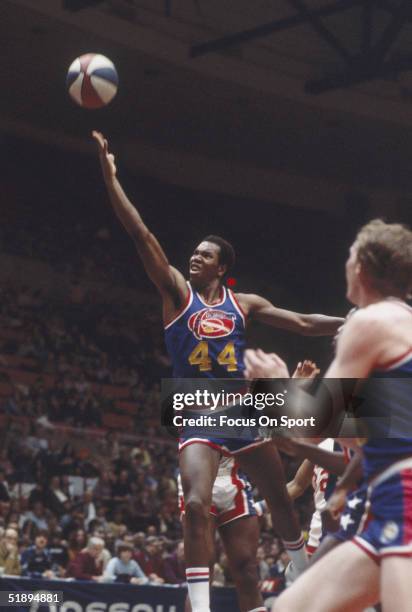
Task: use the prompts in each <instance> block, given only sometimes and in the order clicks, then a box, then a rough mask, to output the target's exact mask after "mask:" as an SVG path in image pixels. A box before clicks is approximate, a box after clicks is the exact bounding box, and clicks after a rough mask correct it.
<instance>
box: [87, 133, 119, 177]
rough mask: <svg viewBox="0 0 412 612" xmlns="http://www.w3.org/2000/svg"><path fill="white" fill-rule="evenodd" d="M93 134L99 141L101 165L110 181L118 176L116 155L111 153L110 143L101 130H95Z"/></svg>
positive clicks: (104, 175) (96, 140) (97, 141)
mask: <svg viewBox="0 0 412 612" xmlns="http://www.w3.org/2000/svg"><path fill="white" fill-rule="evenodd" d="M92 136H93V138H94V140H95V142H96V143H97V151H98V153H99V159H100V165H101V167H102V172H103V177H104V180H105V181H110V180H112V179H114V177H115V176H116V164H115V162H114V155H113V154H112V153H109V144H108V142H107V140H106V138H105V137H104V136H103V134H102V133H101V132H96V131H95V130H93V132H92Z"/></svg>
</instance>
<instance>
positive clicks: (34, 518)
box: [21, 501, 49, 532]
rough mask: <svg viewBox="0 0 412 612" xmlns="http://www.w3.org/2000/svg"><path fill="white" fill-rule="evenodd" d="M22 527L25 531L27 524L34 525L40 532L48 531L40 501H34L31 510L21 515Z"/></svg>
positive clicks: (45, 516)
mask: <svg viewBox="0 0 412 612" xmlns="http://www.w3.org/2000/svg"><path fill="white" fill-rule="evenodd" d="M21 518H22V527H23V529H25V528H26V527H27V525H28V524H30V523H31V524H32V525H34V527H35V528H36V529H38V530H41V531H46V532H47V530H48V527H49V526H48V522H47V515H46V511H45V509H44V506H43V504H42V502H41V501H36V502H35V503H34V504H33V510H29V511H28V512H25V513H24V514H23V515H22V517H21Z"/></svg>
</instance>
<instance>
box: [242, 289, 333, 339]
mask: <svg viewBox="0 0 412 612" xmlns="http://www.w3.org/2000/svg"><path fill="white" fill-rule="evenodd" d="M237 297H238V299H239V302H240V304H241V306H242V308H243V309H244V310H245V311H246V313H247V314H248V315H249V316H250V317H251V318H252V319H255V320H256V321H260V322H261V323H266V324H267V325H271V326H273V327H278V328H279V329H286V330H288V331H292V332H295V333H297V334H302V335H304V336H332V335H334V334H335V333H336V331H337V330H338V328H339V327H341V326H342V325H343V323H344V319H342V318H341V317H329V316H327V315H322V314H301V313H298V312H292V311H291V310H285V309H283V308H277V307H276V306H274V305H273V304H272V303H271V302H269V300H266V299H265V298H262V297H260V296H259V295H253V294H238V296H237Z"/></svg>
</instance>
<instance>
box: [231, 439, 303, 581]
mask: <svg viewBox="0 0 412 612" xmlns="http://www.w3.org/2000/svg"><path fill="white" fill-rule="evenodd" d="M236 461H237V462H238V463H239V465H240V467H241V468H242V469H243V470H244V471H245V472H246V474H247V475H248V476H249V478H250V479H251V480H252V482H253V483H254V484H255V485H256V486H257V488H258V489H259V491H260V493H261V495H263V497H264V498H265V500H266V502H267V504H268V507H269V509H270V512H271V515H272V522H273V527H274V528H275V529H276V531H277V532H278V533H279V535H280V536H281V538H282V539H283V541H284V544H285V548H286V550H287V551H288V553H289V556H290V558H291V559H292V561H293V563H294V565H295V567H296V569H297V571H298V572H301V571H302V570H303V569H305V568H306V566H307V556H306V551H305V548H304V542H303V538H302V533H301V529H300V525H299V521H298V519H297V516H296V514H295V511H294V509H293V504H292V502H291V500H290V497H289V495H288V492H287V489H286V479H285V474H284V471H283V466H282V461H281V459H280V456H279V452H278V450H277V448H276V447H275V446H274V444H273V443H271V442H270V441H268V442H267V443H266V444H261V445H260V446H257V447H253V448H252V449H248V450H246V451H244V452H240V453H238V454H237V455H236Z"/></svg>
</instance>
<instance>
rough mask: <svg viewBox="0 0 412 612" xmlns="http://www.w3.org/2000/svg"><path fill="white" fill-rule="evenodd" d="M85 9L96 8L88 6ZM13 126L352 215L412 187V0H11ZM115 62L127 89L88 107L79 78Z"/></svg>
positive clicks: (3, 16)
mask: <svg viewBox="0 0 412 612" xmlns="http://www.w3.org/2000/svg"><path fill="white" fill-rule="evenodd" d="M83 7H85V8H83ZM0 37H1V40H2V49H3V52H2V56H1V58H0V70H1V75H2V84H3V88H2V96H1V97H0V113H1V115H0V117H1V120H0V128H1V129H2V130H3V131H12V132H15V133H17V134H22V135H27V136H28V137H30V138H36V139H39V140H42V141H44V142H51V143H55V144H57V145H62V146H64V147H66V148H67V147H72V148H73V149H74V150H78V151H90V150H91V148H90V144H89V138H88V134H89V132H90V130H91V129H92V128H98V129H102V130H104V131H105V132H106V133H107V134H108V135H109V136H110V138H111V139H112V141H113V143H114V146H115V149H116V151H117V152H118V154H119V156H121V159H122V160H124V162H125V163H127V164H128V165H129V166H130V167H133V168H135V169H136V170H139V171H143V172H146V173H149V174H153V175H155V176H158V177H159V178H161V179H164V180H166V181H171V182H173V183H176V184H183V185H186V186H189V187H194V188H201V189H212V190H215V191H222V192H227V193H231V194H235V195H236V194H237V195H244V196H254V195H256V196H257V197H259V198H262V199H266V200H268V201H282V202H284V203H290V204H292V205H297V206H309V207H316V208H324V209H328V210H329V209H333V210H336V211H338V210H343V209H344V207H345V198H346V196H347V194H348V193H350V192H356V193H359V192H360V193H364V194H365V195H366V196H370V199H371V201H372V202H373V203H374V206H375V208H377V209H379V208H383V209H385V207H402V206H403V207H405V206H409V198H410V197H411V196H412V173H411V171H410V161H409V160H410V159H411V158H412V76H411V75H412V5H411V3H410V1H409V0H406V1H405V0H362V1H356V0H255V1H254V2H250V0H224V1H222V0H105V1H99V0H83V1H82V0H3V1H2V3H1V6H0ZM88 51H97V52H101V53H104V54H105V55H107V56H109V57H110V58H111V59H112V60H113V61H114V62H115V64H116V66H117V68H118V71H119V75H120V89H119V94H118V96H117V98H116V100H115V101H114V103H113V104H112V105H110V106H109V107H108V108H107V109H104V110H102V111H97V112H96V111H92V112H90V111H85V110H82V109H79V108H77V107H75V106H74V105H73V103H72V102H71V101H70V100H69V98H68V96H67V94H66V92H65V86H64V81H65V73H66V70H67V67H68V65H69V64H70V63H71V61H72V60H73V59H74V57H76V56H78V55H80V54H81V53H84V52H88Z"/></svg>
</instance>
